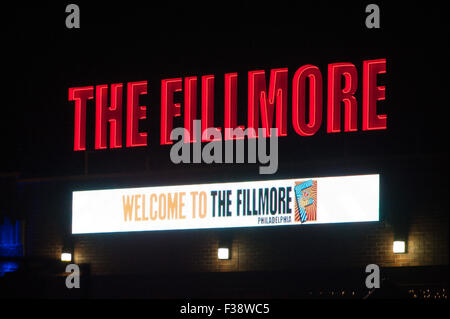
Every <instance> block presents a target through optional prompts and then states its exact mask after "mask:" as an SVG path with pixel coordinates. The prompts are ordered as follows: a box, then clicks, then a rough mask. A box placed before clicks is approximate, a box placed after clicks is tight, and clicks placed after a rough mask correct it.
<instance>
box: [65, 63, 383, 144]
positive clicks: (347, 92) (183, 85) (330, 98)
mask: <svg viewBox="0 0 450 319" xmlns="http://www.w3.org/2000/svg"><path fill="white" fill-rule="evenodd" d="M384 73H386V59H377V60H366V61H363V81H362V82H363V83H362V103H361V105H362V112H361V115H359V114H358V112H359V111H358V101H357V99H356V97H355V94H356V92H357V90H358V75H357V68H356V66H355V65H354V64H352V63H332V64H329V65H328V73H327V82H326V84H327V89H326V94H327V99H326V101H327V105H326V112H327V116H326V122H327V123H326V127H327V128H326V130H327V133H338V132H342V128H341V108H342V107H343V108H344V119H343V122H344V128H343V130H344V131H345V132H356V131H358V127H357V119H358V116H362V130H364V131H368V130H385V129H387V115H386V114H379V113H378V112H377V102H378V101H381V100H385V98H386V92H385V90H386V89H385V87H384V86H378V84H377V77H378V75H379V74H384ZM224 76H225V92H224V93H225V95H224V96H225V99H224V105H225V114H224V123H223V125H224V126H223V128H224V131H225V135H224V136H225V137H224V139H225V140H230V139H236V138H242V137H236V136H232V134H230V133H229V132H228V130H227V129H235V128H238V127H239V128H241V129H245V127H244V125H238V123H237V112H238V105H237V103H238V98H237V97H238V92H237V88H238V74H237V73H226V74H225V75H224ZM247 76H248V92H247V97H248V103H247V106H246V108H247V119H248V120H247V127H248V128H253V129H254V130H255V132H257V130H258V128H259V123H260V120H261V126H262V128H264V136H270V128H272V127H275V128H276V129H277V135H278V136H286V135H287V123H288V120H287V119H288V108H289V106H288V94H292V103H291V104H292V105H291V107H292V125H293V128H294V131H295V132H296V133H297V134H298V135H300V136H312V135H314V134H315V133H316V132H317V131H318V130H319V129H320V127H321V125H322V122H323V112H324V107H325V106H324V105H323V94H324V89H323V75H322V73H321V71H320V69H319V68H318V67H316V66H314V65H304V66H302V67H300V68H299V69H298V70H296V72H295V74H294V77H293V79H292V92H288V81H289V79H288V69H287V68H281V69H273V70H271V71H270V76H269V78H268V79H267V74H266V71H264V70H258V71H249V72H248V75H247ZM214 79H215V76H214V75H203V76H201V78H200V81H198V77H197V76H191V77H186V78H184V79H183V78H173V79H163V80H162V81H161V129H160V134H161V136H160V144H161V145H168V144H172V143H173V142H172V140H171V139H170V133H171V131H172V129H173V119H174V118H175V117H180V116H182V110H181V109H182V105H181V103H175V102H174V94H175V93H176V92H182V93H184V102H183V117H184V127H185V129H186V130H187V131H188V132H189V133H190V137H186V139H185V142H186V143H192V142H195V139H194V134H193V131H194V127H193V121H194V120H196V114H197V102H198V100H200V103H201V120H202V131H204V130H206V129H207V128H210V129H211V128H213V129H215V130H218V131H221V129H222V128H221V127H214ZM342 80H343V84H342ZM198 82H200V85H201V98H200V99H198V97H197V87H198V85H199V83H198ZM307 84H308V85H309V90H308V91H307V90H306V87H307V86H306V85H307ZM267 86H268V88H269V90H267ZM123 87H124V84H123V83H115V84H111V85H107V84H102V85H97V86H95V110H96V112H95V116H96V118H95V149H105V148H107V138H108V137H107V123H110V132H109V135H110V136H109V141H110V142H109V148H121V147H123V146H122V125H123V118H122V99H123ZM108 93H109V94H110V96H111V98H110V100H111V102H110V104H111V105H109V106H108V105H107V96H108ZM146 94H148V83H147V81H141V82H129V83H127V91H126V101H127V103H126V108H127V109H126V147H139V146H147V132H142V131H140V130H139V121H140V120H143V119H146V110H147V106H146V105H140V102H139V97H140V96H141V95H146ZM92 99H94V86H83V87H74V88H69V101H74V102H75V120H74V150H75V151H82V150H86V107H87V101H88V100H92ZM306 114H309V116H308V118H306ZM251 131H252V130H249V134H250V135H249V138H256V137H258V136H257V133H256V134H254V135H252V134H251ZM210 140H211V139H210V138H208V137H207V136H203V138H202V141H203V142H207V141H210Z"/></svg>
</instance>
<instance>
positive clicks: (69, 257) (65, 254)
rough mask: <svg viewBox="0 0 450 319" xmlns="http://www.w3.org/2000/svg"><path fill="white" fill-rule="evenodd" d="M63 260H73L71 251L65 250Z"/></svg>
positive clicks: (62, 255)
mask: <svg viewBox="0 0 450 319" xmlns="http://www.w3.org/2000/svg"><path fill="white" fill-rule="evenodd" d="M61 261H64V262H71V261H72V254H71V253H69V252H63V253H62V254H61Z"/></svg>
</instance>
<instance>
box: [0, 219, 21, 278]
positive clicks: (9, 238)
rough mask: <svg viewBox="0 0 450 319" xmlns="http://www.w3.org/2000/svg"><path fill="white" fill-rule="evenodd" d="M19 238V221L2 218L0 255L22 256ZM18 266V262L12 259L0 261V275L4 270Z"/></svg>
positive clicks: (13, 269) (10, 269)
mask: <svg viewBox="0 0 450 319" xmlns="http://www.w3.org/2000/svg"><path fill="white" fill-rule="evenodd" d="M21 238H22V227H21V223H20V222H19V221H15V222H11V221H10V219H9V218H4V220H3V223H2V224H0V256H3V257H20V256H22V255H23V246H22V243H21ZM18 266H19V265H18V263H16V262H14V261H9V260H8V261H0V276H3V275H4V274H5V273H6V272H11V271H15V270H17V268H18Z"/></svg>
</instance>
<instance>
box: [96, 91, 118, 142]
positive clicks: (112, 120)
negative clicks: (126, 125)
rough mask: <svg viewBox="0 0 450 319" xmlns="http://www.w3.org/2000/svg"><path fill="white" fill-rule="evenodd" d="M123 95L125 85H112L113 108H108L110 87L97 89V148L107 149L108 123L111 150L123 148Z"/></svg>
mask: <svg viewBox="0 0 450 319" xmlns="http://www.w3.org/2000/svg"><path fill="white" fill-rule="evenodd" d="M122 94H123V84H122V83H117V84H112V85H111V106H110V107H108V106H107V99H108V85H107V84H104V85H97V86H96V88H95V95H96V96H95V148H96V149H105V148H107V145H106V138H107V136H106V135H107V123H108V122H109V124H110V142H109V144H110V148H121V147H122Z"/></svg>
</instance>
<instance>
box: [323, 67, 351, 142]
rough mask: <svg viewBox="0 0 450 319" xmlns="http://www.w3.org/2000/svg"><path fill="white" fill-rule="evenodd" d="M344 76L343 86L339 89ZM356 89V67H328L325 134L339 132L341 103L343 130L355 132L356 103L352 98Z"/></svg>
mask: <svg viewBox="0 0 450 319" xmlns="http://www.w3.org/2000/svg"><path fill="white" fill-rule="evenodd" d="M342 76H344V79H345V85H344V88H341V79H342ZM357 87H358V74H357V72H356V67H355V66H354V65H353V64H351V63H332V64H329V65H328V117H327V119H328V122H327V132H328V133H337V132H340V131H341V102H344V106H345V119H344V123H345V124H344V125H345V128H344V130H345V131H346V132H355V131H357V130H358V127H357V108H358V105H357V101H356V98H355V97H354V94H355V92H356V89H357Z"/></svg>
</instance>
